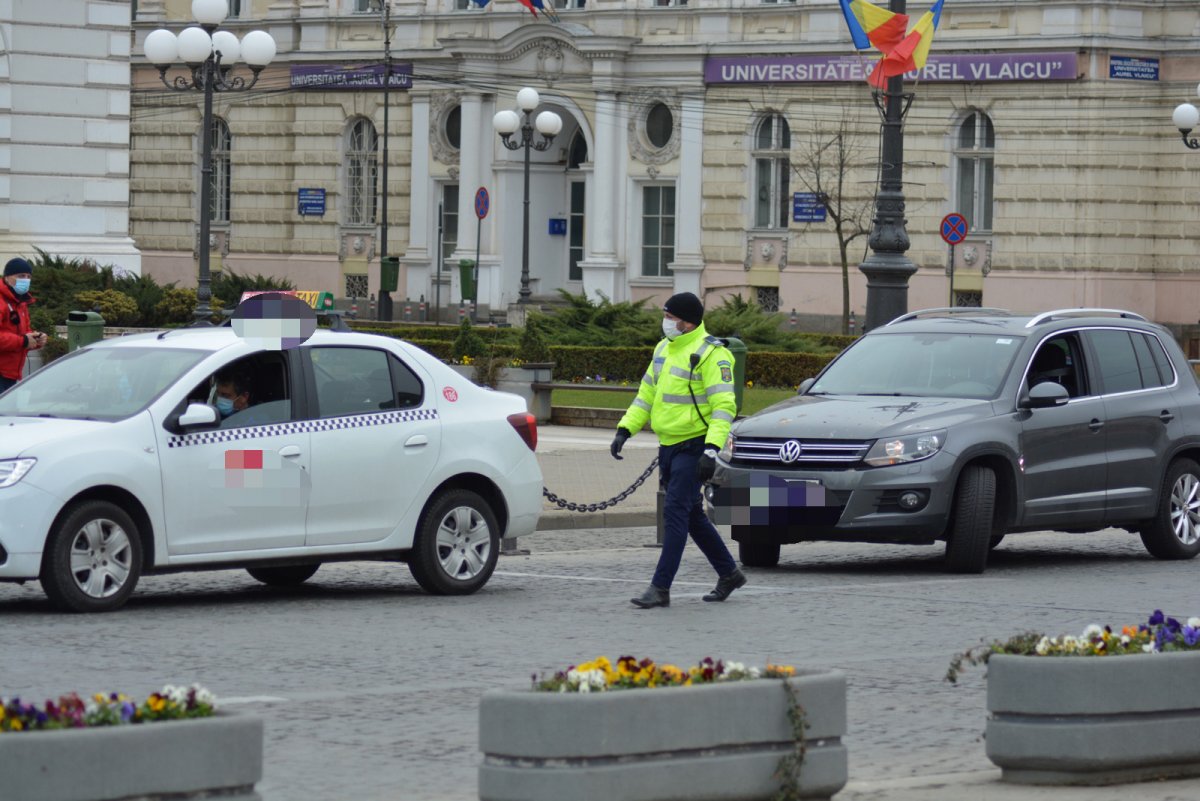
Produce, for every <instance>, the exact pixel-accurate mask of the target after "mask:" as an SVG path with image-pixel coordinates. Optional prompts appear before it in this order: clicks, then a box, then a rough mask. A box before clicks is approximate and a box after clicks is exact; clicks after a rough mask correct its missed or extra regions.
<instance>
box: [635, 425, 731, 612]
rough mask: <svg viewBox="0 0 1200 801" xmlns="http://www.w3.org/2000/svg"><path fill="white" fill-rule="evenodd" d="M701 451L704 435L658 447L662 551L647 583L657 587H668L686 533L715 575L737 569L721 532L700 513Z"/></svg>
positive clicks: (701, 507)
mask: <svg viewBox="0 0 1200 801" xmlns="http://www.w3.org/2000/svg"><path fill="white" fill-rule="evenodd" d="M703 453H704V437H697V438H696V439H689V440H684V441H683V442H680V443H677V444H675V445H661V446H659V449H658V467H659V470H660V471H661V474H662V483H663V488H664V489H665V490H666V494H667V497H666V500H665V503H664V504H663V544H662V553H661V554H659V557H658V567H657V568H656V569H655V571H654V578H653V579H652V581H651V583H652V584H653V585H654V586H655V587H658V588H660V589H664V590H669V589H670V588H671V582H672V581H674V580H675V574H676V573H677V572H678V571H679V561H680V560H681V559H682V558H683V548H684V546H685V545H687V540H688V535H689V534H690V535H691V536H692V539H693V540H695V541H696V545H698V546H699V547H700V550H701V551H702V552H703V553H704V555H705V556H706V557H708V562H709V564H711V565H712V566H713V570H716V571H717V575H718V576H728V575H729V574H730V573H732V572H733V571H735V570H737V563H736V562H734V561H733V556H732V555H730V553H729V549H728V548H726V547H725V542H724V541H723V540H722V539H721V534H720V533H719V532H718V531H717V529H716V528H715V527H714V526H713V524H712V523H711V522H709V519H708V518H707V517H705V516H704V507H703V506H702V502H701V500H700V481H699V479H697V478H696V462H697V461H699V459H700V456H701V454H703Z"/></svg>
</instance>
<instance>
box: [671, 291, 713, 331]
mask: <svg viewBox="0 0 1200 801" xmlns="http://www.w3.org/2000/svg"><path fill="white" fill-rule="evenodd" d="M663 311H667V312H670V313H671V314H673V315H675V316H676V317H678V318H679V319H680V320H683V321H684V322H685V323H691V324H692V325H700V322H701V321H702V320H703V319H704V304H703V303H701V302H700V298H698V297H696V296H695V295H693V294H692V293H691V292H680V293H679V294H678V295H672V296H671V297H669V298H667V302H666V303H664V304H663Z"/></svg>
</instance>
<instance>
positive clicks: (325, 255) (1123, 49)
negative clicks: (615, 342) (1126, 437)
mask: <svg viewBox="0 0 1200 801" xmlns="http://www.w3.org/2000/svg"><path fill="white" fill-rule="evenodd" d="M557 5H558V6H559V7H558V8H557V13H556V15H555V16H556V17H557V21H553V20H550V19H547V18H546V15H545V14H543V15H542V17H541V18H538V19H534V18H533V17H532V16H531V15H530V14H529V12H528V11H526V10H525V8H524V7H522V6H521V5H520V4H519V3H516V2H515V0H492V2H490V3H488V4H487V5H485V6H483V7H479V6H477V5H476V4H474V3H472V2H468V0H411V1H409V0H396V1H395V2H393V3H392V6H391V9H390V13H391V22H392V29H391V31H390V41H391V50H390V54H391V56H392V59H393V61H394V74H393V79H392V83H391V85H390V88H389V90H388V92H387V93H386V95H387V96H386V98H385V93H384V92H383V90H382V87H383V82H382V75H383V69H382V64H383V61H384V39H385V37H384V30H383V25H382V18H381V14H380V11H379V4H378V0H241V1H240V2H235V3H233V6H234V8H233V14H232V15H231V17H230V19H229V20H228V21H227V22H226V24H225V26H224V27H226V28H228V29H230V30H232V31H234V32H235V33H238V34H239V35H240V34H242V33H243V32H245V31H246V30H250V29H252V28H261V29H264V30H267V31H269V32H270V33H271V34H272V35H273V36H274V37H275V38H276V40H277V42H278V43H279V55H278V56H277V58H276V61H275V62H274V63H273V64H272V65H271V66H270V67H269V68H268V69H267V70H266V71H265V72H264V73H263V76H262V78H261V80H260V81H259V84H258V85H257V86H256V88H255V90H254V91H253V92H249V93H244V94H241V95H238V96H236V97H234V96H230V97H229V98H228V99H226V98H222V97H220V96H218V98H217V106H216V116H217V120H216V122H215V124H214V142H215V143H216V148H215V150H214V158H215V164H216V165H217V166H216V170H215V173H214V179H213V180H214V197H216V200H215V201H214V203H213V206H212V209H211V214H212V215H213V216H212V220H213V231H214V235H213V236H212V237H210V241H209V243H207V245H208V246H209V247H210V248H211V249H212V253H213V264H214V266H217V267H220V266H223V265H227V266H228V267H230V268H231V269H235V270H238V271H239V272H248V273H263V274H274V275H280V276H288V277H289V278H291V279H292V280H293V281H294V282H295V283H296V284H297V286H301V287H302V288H308V289H322V290H332V291H334V292H335V293H336V294H337V295H338V296H339V297H347V298H350V297H354V298H360V299H362V298H367V297H369V296H371V295H373V294H375V293H377V292H378V287H379V267H378V265H379V257H380V255H381V253H382V252H385V251H386V253H387V254H390V255H395V256H399V257H400V261H401V264H402V269H401V276H400V286H399V288H398V292H397V293H396V296H395V297H396V299H397V308H396V316H397V317H400V316H402V315H403V314H404V311H403V310H404V308H405V304H404V300H403V299H405V298H407V299H409V300H410V301H411V302H412V304H413V307H412V312H411V314H412V315H413V316H416V315H417V314H418V311H417V306H416V304H417V303H418V301H419V300H420V299H424V301H425V302H426V304H428V307H429V308H430V309H431V310H432V308H433V307H434V305H435V303H436V302H437V301H440V305H441V306H442V307H443V308H444V311H443V314H444V315H446V316H448V317H449V318H450V319H454V315H455V312H454V309H455V307H457V305H458V304H459V302H460V300H461V287H460V284H459V270H458V264H459V262H460V261H461V260H464V259H469V260H472V261H474V260H476V259H477V260H478V264H479V270H478V273H479V287H478V299H479V304H480V307H481V310H483V311H485V312H486V311H487V310H492V311H503V310H506V309H507V308H508V307H509V306H510V304H512V303H514V302H515V301H516V300H517V298H518V292H519V290H520V289H521V268H522V242H523V240H522V211H523V204H524V201H525V192H524V181H525V168H524V162H523V155H524V154H523V152H522V151H520V150H518V151H510V150H508V149H507V148H505V147H504V146H503V144H502V142H501V140H500V137H499V136H498V135H497V134H496V132H495V131H494V130H493V127H492V117H493V115H494V114H495V113H496V112H497V111H500V110H503V109H509V108H514V107H515V100H514V98H515V95H516V92H517V91H518V90H519V89H520V88H521V87H523V86H531V87H534V88H535V89H537V90H538V92H539V93H540V95H541V106H540V107H539V110H552V111H554V112H556V113H557V114H558V115H559V116H560V117H561V118H562V120H563V127H562V130H561V132H560V133H559V134H558V135H557V136H556V137H555V139H554V141H553V143H552V145H551V146H550V147H548V148H547V149H545V150H541V151H533V152H531V153H530V160H531V161H530V167H529V187H530V190H529V193H528V202H529V209H530V220H531V222H530V226H529V246H530V247H529V253H530V256H529V263H528V274H529V279H530V280H529V288H530V289H531V291H532V292H533V295H534V298H535V299H539V298H549V297H553V296H555V295H556V294H557V291H558V290H566V291H570V292H573V293H580V292H582V293H585V294H586V295H588V296H589V297H591V298H592V299H598V298H609V299H611V300H614V301H621V300H636V299H642V298H657V299H663V298H665V297H666V296H668V295H669V294H671V293H672V292H676V291H682V290H687V291H693V292H696V293H697V294H700V295H702V296H703V297H705V298H706V300H708V301H709V302H710V303H711V302H715V301H716V300H717V299H719V298H721V297H723V296H727V295H732V294H741V295H742V296H743V297H751V298H754V299H756V300H758V301H759V302H760V303H762V304H763V305H764V306H766V307H768V308H772V309H779V310H781V311H784V312H790V311H792V310H793V309H794V310H795V311H796V313H797V315H800V316H802V317H803V318H804V324H805V325H807V326H818V327H819V326H825V327H830V326H832V325H834V324H835V323H836V322H840V320H841V315H842V308H843V306H842V304H843V301H844V299H848V304H849V309H850V310H851V311H854V312H856V314H857V315H858V316H859V317H860V318H861V316H862V314H863V310H864V306H865V301H866V289H865V284H866V282H865V278H864V276H863V275H862V274H861V272H860V271H859V270H858V268H857V265H858V264H859V263H860V262H861V261H862V260H863V258H864V256H865V255H866V243H867V236H866V235H865V232H866V231H867V230H868V229H869V227H870V222H871V217H872V215H873V207H872V200H873V195H874V191H875V188H876V183H877V177H878V169H879V166H880V164H879V125H880V115H879V112H878V110H877V108H876V105H875V99H874V98H873V97H872V93H871V90H870V87H869V86H868V85H867V84H866V83H865V81H864V80H863V78H864V76H865V74H866V73H867V72H868V71H869V70H870V69H871V66H872V59H871V57H870V55H869V54H861V55H860V54H857V53H855V52H854V51H853V50H852V49H851V45H850V40H849V36H848V33H847V31H846V28H845V22H844V20H843V18H842V14H841V11H840V8H839V5H838V3H837V2H836V0H795V2H782V3H780V2H749V1H748V0H591V1H590V2H589V1H588V0H557ZM884 5H886V4H885V3H884ZM924 10H925V7H924V6H923V5H919V4H917V3H913V2H910V3H909V13H910V16H911V17H912V18H913V19H914V21H915V18H916V16H918V15H919V14H920V13H922V12H923V11H924ZM189 16H190V14H189V3H188V2H186V0H158V1H157V2H154V1H147V0H141V1H140V2H139V3H138V6H137V16H136V19H135V21H134V42H135V44H134V56H135V58H134V63H135V70H134V111H133V139H132V148H131V157H132V164H133V166H132V188H133V199H132V215H133V219H132V233H133V237H134V240H135V241H136V243H137V245H138V247H139V248H141V250H142V252H143V254H144V259H145V265H146V270H147V272H149V273H150V274H153V275H155V276H157V277H160V278H163V279H164V280H178V281H180V282H182V283H187V282H190V281H192V280H194V275H195V258H196V255H197V252H198V247H199V246H200V243H199V242H198V241H197V236H196V229H197V225H196V222H197V210H196V202H197V201H196V197H197V196H198V192H197V191H196V184H197V181H198V180H199V157H200V154H199V126H200V107H199V99H198V97H188V96H180V94H179V93H173V92H168V91H166V90H165V89H163V87H162V86H161V83H160V82H159V76H158V73H157V71H156V70H155V69H153V68H152V67H150V66H149V65H146V64H145V61H144V58H142V57H141V42H142V40H144V38H145V36H146V34H147V33H148V32H149V31H151V30H153V29H154V28H156V27H161V26H165V27H169V28H172V29H174V30H178V29H179V28H180V27H182V25H184V24H186V22H187V20H188V18H189ZM1198 45H1200V4H1197V3H1195V2H1194V0H1153V1H1151V0H1056V1H1055V2H1049V3H1048V2H1034V0H1011V2H1006V3H1003V4H997V3H995V2H994V1H993V0H951V2H948V3H947V4H946V7H945V10H944V12H943V15H942V18H941V23H940V26H939V28H938V31H937V34H936V37H935V40H934V45H933V51H932V54H931V56H930V60H929V63H928V64H927V65H926V68H925V69H924V70H923V71H922V72H921V73H920V74H919V75H915V76H911V78H912V80H906V82H905V90H906V91H908V92H911V93H912V99H911V105H910V106H909V109H908V112H907V115H906V118H905V127H904V130H905V165H904V179H905V194H906V199H907V209H906V216H907V219H908V233H909V237H910V241H911V248H910V249H909V251H908V256H909V258H910V259H911V260H912V261H913V263H914V264H915V265H916V266H917V268H918V269H917V272H916V273H915V274H914V275H913V277H912V279H911V281H910V290H909V307H910V308H923V307H931V306H942V305H947V304H951V303H952V304H954V305H981V304H982V305H987V306H1001V307H1006V308H1011V309H1014V310H1032V309H1042V308H1048V307H1065V306H1117V307H1122V308H1132V309H1134V310H1137V311H1139V312H1142V313H1144V314H1146V315H1147V316H1148V317H1151V318H1152V319H1156V320H1160V321H1164V322H1173V323H1180V324H1182V323H1192V322H1193V321H1195V320H1196V318H1197V317H1200V312H1198V310H1200V275H1198V274H1197V266H1198V265H1197V260H1196V258H1195V255H1194V253H1193V251H1194V247H1193V243H1192V240H1191V234H1192V232H1193V231H1194V230H1195V215H1196V210H1195V208H1194V207H1193V205H1192V203H1191V201H1192V199H1193V198H1192V192H1193V189H1192V181H1191V180H1189V179H1190V176H1191V174H1192V171H1193V170H1194V169H1197V168H1200V162H1197V161H1195V159H1200V155H1197V154H1195V153H1192V152H1191V151H1189V150H1187V149H1186V148H1185V147H1184V146H1183V144H1182V143H1181V142H1180V141H1179V135H1178V132H1177V131H1176V130H1175V129H1174V128H1173V127H1172V126H1171V123H1170V115H1171V110H1172V109H1173V108H1174V106H1175V105H1176V104H1177V103H1179V102H1182V101H1184V100H1188V99H1189V98H1190V97H1192V96H1193V93H1194V91H1195V86H1196V82H1197V81H1198V80H1200V47H1198ZM385 108H386V113H387V119H388V124H387V129H386V131H385V128H384V115H385ZM385 136H386V153H387V156H386V158H387V171H386V172H387V176H388V180H387V185H386V187H385V186H383V184H382V175H383V172H384V170H383V169H382V167H383V159H384V150H385V147H384V138H385ZM1193 165H1195V166H1193ZM479 188H485V189H486V190H487V192H488V194H489V198H490V206H489V208H488V212H487V215H486V217H484V218H482V219H480V218H479V216H478V215H477V210H476V203H475V199H476V193H477V190H478V189H479ZM385 191H386V193H387V220H386V225H384V223H385V221H384V220H383V218H382V216H381V215H382V205H383V204H382V202H381V201H382V197H381V193H383V192H385ZM951 212H958V213H961V214H962V215H963V216H964V217H966V219H967V221H968V223H969V226H970V233H969V234H968V236H967V239H966V241H965V242H963V243H962V244H960V245H958V246H957V247H955V248H954V249H953V251H951V250H950V249H949V247H948V246H947V245H946V244H945V243H944V242H943V241H942V239H941V236H940V223H941V220H942V218H943V217H944V216H945V215H946V214H948V213H951ZM843 252H844V254H845V261H846V263H847V264H848V269H847V270H845V271H843ZM951 272H952V273H953V277H951Z"/></svg>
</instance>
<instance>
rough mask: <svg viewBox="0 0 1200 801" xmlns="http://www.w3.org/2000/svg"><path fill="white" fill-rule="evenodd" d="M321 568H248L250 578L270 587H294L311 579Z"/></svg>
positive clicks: (294, 566)
mask: <svg viewBox="0 0 1200 801" xmlns="http://www.w3.org/2000/svg"><path fill="white" fill-rule="evenodd" d="M320 567H321V565H320V564H315V565H287V566H285V567H248V568H246V572H247V573H249V574H250V577H251V578H253V579H256V580H258V581H261V582H262V583H263V584H266V585H268V586H271V587H295V586H296V585H298V584H303V583H304V582H306V581H308V580H309V579H310V578H312V577H313V574H314V573H316V572H317V570H318V569H319V568H320Z"/></svg>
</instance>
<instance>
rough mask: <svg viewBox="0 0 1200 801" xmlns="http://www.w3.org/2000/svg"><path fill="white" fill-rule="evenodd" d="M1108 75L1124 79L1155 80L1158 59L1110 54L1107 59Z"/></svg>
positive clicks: (1156, 78) (1156, 77)
mask: <svg viewBox="0 0 1200 801" xmlns="http://www.w3.org/2000/svg"><path fill="white" fill-rule="evenodd" d="M1108 77H1109V78H1115V79H1117V80H1124V81H1157V80H1158V59H1157V58H1138V57H1136V56H1112V57H1110V58H1109V59H1108Z"/></svg>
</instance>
